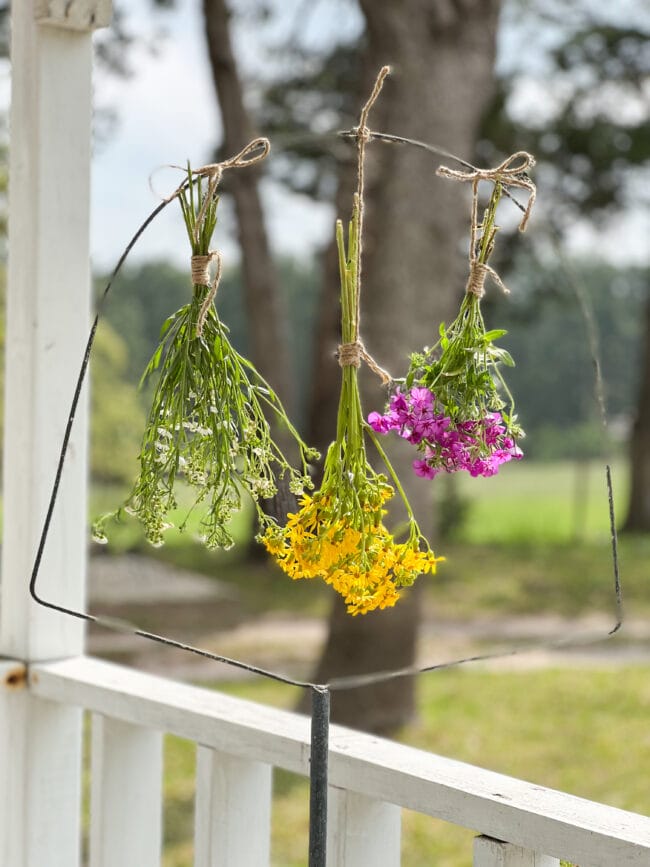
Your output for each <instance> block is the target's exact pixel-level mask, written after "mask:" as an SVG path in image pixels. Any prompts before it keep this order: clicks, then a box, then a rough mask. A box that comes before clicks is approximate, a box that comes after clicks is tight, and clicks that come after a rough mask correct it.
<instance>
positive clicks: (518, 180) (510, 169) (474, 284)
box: [436, 151, 537, 299]
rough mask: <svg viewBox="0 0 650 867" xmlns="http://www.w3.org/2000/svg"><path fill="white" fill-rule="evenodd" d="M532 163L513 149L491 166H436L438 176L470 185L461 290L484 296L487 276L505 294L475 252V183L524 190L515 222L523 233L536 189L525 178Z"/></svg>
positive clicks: (476, 229)
mask: <svg viewBox="0 0 650 867" xmlns="http://www.w3.org/2000/svg"><path fill="white" fill-rule="evenodd" d="M534 165H535V158H534V157H533V156H532V155H531V154H529V153H527V152H526V151H517V153H514V154H512V155H511V156H509V157H508V158H507V159H505V160H504V161H503V162H502V163H500V164H499V165H498V166H496V167H495V168H493V169H476V168H474V169H470V171H461V170H459V169H450V168H449V167H448V166H440V167H439V168H438V169H437V170H436V174H437V175H438V176H439V177H442V178H451V179H452V180H455V181H470V182H471V184H472V226H471V233H470V242H469V276H468V278H467V285H466V286H465V291H466V292H467V293H468V294H471V295H476V297H477V298H479V299H480V298H482V297H483V296H484V295H485V280H486V278H487V277H488V275H489V276H490V277H491V278H492V280H494V282H495V283H496V284H497V286H498V287H499V288H500V289H501V290H502V291H503V292H505V293H506V294H509V291H510V290H509V289H508V288H507V287H506V286H505V284H504V282H503V280H502V279H501V278H500V277H499V275H498V274H497V272H496V271H495V270H494V268H493V267H492V266H491V265H488V264H487V262H480V261H479V258H478V252H477V247H478V243H477V240H478V239H477V235H478V231H479V229H480V228H481V227H480V226H479V222H478V185H479V183H480V182H481V181H492V182H493V183H495V184H497V183H499V184H502V185H503V186H504V187H517V188H519V189H522V190H526V191H527V192H528V201H527V202H526V205H525V207H524V208H523V211H524V215H523V217H522V218H521V222H520V223H519V231H520V232H524V231H525V230H526V226H527V224H528V219H529V217H530V212H531V210H532V207H533V205H534V204H535V198H536V195H537V188H536V187H535V184H534V183H533V181H532V180H531V179H530V178H529V177H528V174H527V172H528V169H530V168H532V167H533V166H534Z"/></svg>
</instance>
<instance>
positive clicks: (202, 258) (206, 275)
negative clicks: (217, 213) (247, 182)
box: [163, 136, 271, 337]
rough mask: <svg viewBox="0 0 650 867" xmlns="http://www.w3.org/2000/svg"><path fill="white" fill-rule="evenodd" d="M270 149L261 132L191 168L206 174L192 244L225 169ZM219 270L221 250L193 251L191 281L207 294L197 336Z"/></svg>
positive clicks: (246, 165)
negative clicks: (223, 157)
mask: <svg viewBox="0 0 650 867" xmlns="http://www.w3.org/2000/svg"><path fill="white" fill-rule="evenodd" d="M270 150H271V143H270V141H269V140H268V139H267V138H265V137H264V136H259V137H258V138H254V139H253V140H252V141H250V142H248V144H247V145H245V146H244V147H243V148H242V149H241V150H240V151H239V153H236V154H235V155H234V156H232V157H229V158H228V159H227V160H222V161H220V162H218V163H207V164H206V165H204V166H200V168H198V169H194V170H193V171H192V174H193V175H194V177H199V178H207V181H208V189H207V192H206V194H205V196H204V197H203V202H202V203H201V207H200V208H199V212H198V214H197V215H196V221H195V223H194V233H193V234H194V243H195V244H197V245H198V243H199V239H200V237H201V232H202V230H203V224H204V222H205V217H206V214H207V210H208V207H209V205H210V202H212V201H213V200H214V198H215V196H216V194H217V188H218V186H219V184H220V182H221V178H222V177H223V173H224V171H225V170H226V169H243V168H249V167H250V166H254V165H256V164H257V163H260V162H261V161H262V160H264V159H266V157H267V156H268V155H269V153H270ZM170 168H174V169H180V170H181V171H186V169H184V168H182V167H181V166H175V165H171V166H170ZM187 184H188V181H183V183H182V184H180V185H179V186H178V187H176V189H175V190H174V192H173V193H171V195H169V196H167V197H166V198H165V199H163V202H164V204H165V205H166V204H169V202H172V201H173V200H174V199H176V198H178V196H179V195H180V194H181V193H182V192H183V190H185V189H186V188H187ZM212 262H216V263H217V266H216V269H215V275H214V277H213V278H212V282H211V281H210V265H211V263H212ZM221 270H222V259H221V254H220V253H219V252H218V251H217V250H210V251H208V253H207V254H205V255H194V256H192V258H191V273H192V285H193V286H207V287H209V291H208V294H207V295H206V296H205V299H204V301H203V304H202V305H201V309H200V311H199V315H198V318H197V321H196V336H197V337H200V336H201V334H202V333H203V326H204V325H205V320H206V318H207V316H208V311H209V310H210V305H211V304H212V302H213V301H214V299H215V297H216V294H217V289H218V288H219V281H220V280H221Z"/></svg>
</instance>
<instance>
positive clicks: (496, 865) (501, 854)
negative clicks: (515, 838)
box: [474, 837, 560, 867]
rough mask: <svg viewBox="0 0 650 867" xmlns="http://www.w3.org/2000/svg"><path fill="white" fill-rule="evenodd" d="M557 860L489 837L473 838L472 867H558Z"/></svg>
mask: <svg viewBox="0 0 650 867" xmlns="http://www.w3.org/2000/svg"><path fill="white" fill-rule="evenodd" d="M559 865H560V862H559V860H558V859H557V858H551V857H550V856H549V855H541V854H540V853H538V852H532V851H531V850H530V849H522V848H521V846H514V845H513V844H512V843H503V842H502V841H501V840H492V839H491V838H490V837H475V838H474V867H559Z"/></svg>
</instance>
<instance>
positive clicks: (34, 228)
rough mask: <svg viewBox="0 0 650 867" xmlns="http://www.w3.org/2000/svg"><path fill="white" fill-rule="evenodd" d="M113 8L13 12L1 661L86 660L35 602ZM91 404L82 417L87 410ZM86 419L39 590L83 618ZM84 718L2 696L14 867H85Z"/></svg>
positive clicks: (7, 855)
mask: <svg viewBox="0 0 650 867" xmlns="http://www.w3.org/2000/svg"><path fill="white" fill-rule="evenodd" d="M109 12H110V2H107V0H70V2H64V0H20V2H17V3H13V4H12V12H11V23H12V49H11V52H12V54H11V56H12V105H11V118H10V134H11V139H10V180H9V266H8V290H7V335H6V368H5V369H6V374H5V376H6V397H5V446H4V448H5V451H4V469H3V474H4V475H3V478H4V532H3V550H2V579H1V584H0V655H2V656H4V657H7V658H10V659H14V660H20V661H24V662H27V663H29V662H30V661H34V660H47V659H53V658H57V657H63V656H69V655H73V654H77V653H80V652H81V651H82V650H83V635H84V633H83V624H82V623H81V622H79V621H76V620H73V619H72V618H69V617H65V616H63V615H59V614H55V613H52V612H48V611H46V610H44V609H42V608H40V607H38V606H37V605H35V604H34V603H33V602H32V601H31V599H30V597H29V593H28V583H29V576H30V571H31V566H32V561H33V559H34V554H35V551H36V545H37V540H38V537H39V534H40V531H41V526H42V523H43V519H44V516H45V511H46V506H47V500H48V497H49V492H50V488H51V486H52V481H53V478H54V473H55V469H56V463H57V455H58V451H59V447H60V444H61V439H62V437H63V431H64V427H65V418H66V415H67V411H68V407H69V404H70V400H71V397H72V391H73V386H74V383H73V379H74V377H75V376H76V373H77V371H78V369H79V364H80V361H81V358H82V354H83V346H84V343H85V340H86V335H87V331H88V326H89V298H90V291H89V290H90V268H89V233H88V219H89V190H90V135H91V129H90V122H91V65H92V53H91V30H92V29H93V28H94V27H98V26H103V25H104V24H106V23H107V17H108V13H109ZM82 403H84V402H83V401H82ZM85 416H86V407H85V404H84V405H82V406H80V408H79V413H78V419H77V422H76V430H75V433H74V436H73V439H72V441H71V443H70V449H69V453H68V459H67V461H66V468H65V473H64V479H63V483H62V487H61V492H60V501H59V504H58V506H57V510H56V514H55V518H54V521H53V523H52V528H51V533H50V538H49V540H48V543H47V547H46V551H45V556H44V558H43V564H42V569H41V575H40V578H39V590H40V592H41V593H42V595H43V596H44V597H45V598H47V599H51V600H53V601H58V602H61V603H63V604H66V605H70V606H77V607H82V606H83V604H84V585H85V547H86V543H85V529H84V528H85V521H86V445H85V441H86V423H85ZM80 746H81V714H80V712H79V711H78V710H77V709H75V708H71V707H65V706H64V705H58V704H52V703H50V702H47V701H44V700H42V699H36V698H34V697H32V696H30V694H29V693H28V691H27V690H26V689H24V688H21V683H16V679H15V678H14V679H13V680H11V681H10V683H9V684H7V683H5V682H4V681H3V682H2V683H1V684H0V863H2V864H6V865H12V867H36V865H39V867H41V865H44V864H47V865H48V867H74V865H76V864H78V862H79V854H78V853H79V789H80Z"/></svg>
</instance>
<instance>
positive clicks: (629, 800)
mask: <svg viewBox="0 0 650 867" xmlns="http://www.w3.org/2000/svg"><path fill="white" fill-rule="evenodd" d="M228 691H229V692H232V693H236V694H239V695H242V696H246V697H248V698H253V699H255V700H258V701H261V702H263V703H265V704H276V705H281V706H286V707H290V706H291V705H292V704H293V702H294V701H295V698H296V693H295V692H294V691H293V690H292V689H291V688H288V687H283V686H279V685H276V684H271V683H267V682H263V683H251V682H247V683H246V684H239V685H237V686H232V687H229V688H228ZM419 691H420V718H419V720H418V721H417V722H416V723H414V724H413V725H410V726H409V727H408V728H406V729H405V730H404V731H403V732H402V733H401V735H400V738H399V739H400V740H401V741H402V742H404V743H407V744H410V745H412V746H416V747H419V748H421V749H425V750H429V751H432V752H436V753H439V754H441V755H444V756H448V757H451V758H456V759H460V760H462V761H466V762H469V763H471V764H476V765H479V766H481V767H485V768H489V769H490V770H495V771H499V772H501V773H505V774H508V775H511V776H515V777H518V778H521V779H525V780H529V781H531V782H533V783H536V784H539V785H544V786H550V787H551V788H556V789H561V790H563V791H567V792H571V793H573V794H576V795H579V796H581V797H585V798H589V799H592V800H596V801H599V802H603V803H606V804H611V805H612V806H616V807H620V808H623V809H627V810H632V811H635V812H640V813H644V814H649V813H650V790H649V789H648V786H647V779H646V776H647V775H646V774H645V773H644V772H643V771H642V769H644V768H647V767H648V765H649V764H650V728H649V727H648V718H649V715H650V668H648V667H627V668H622V669H619V670H613V669H612V670H592V669H585V670H579V669H576V670H565V669H558V670H544V671H517V672H512V671H504V672H495V671H488V670H484V669H478V668H473V669H463V670H460V669H457V670H452V671H445V672H438V673H435V674H431V675H427V676H422V677H421V678H420V680H419ZM166 763H167V764H166V768H167V773H166V783H165V793H166V797H167V806H166V814H165V818H166V824H165V828H166V831H165V833H166V850H165V852H166V854H165V862H164V863H165V867H189V865H190V864H191V852H192V841H191V834H192V831H191V828H192V802H193V790H194V783H193V769H194V748H193V746H192V745H191V744H189V743H187V742H184V741H179V740H178V739H174V738H169V739H168V740H167V748H166ZM307 808H308V789H307V782H306V781H305V780H304V779H302V778H298V777H295V776H293V775H291V774H287V773H283V772H276V775H275V797H274V808H273V824H274V828H273V842H272V847H273V864H274V865H277V867H304V864H305V863H306V853H307V835H308V811H307ZM472 836H473V833H472V831H469V830H465V829H461V828H456V827H454V826H451V825H448V824H445V823H442V822H438V821H434V820H431V819H429V818H427V817H425V816H421V815H418V814H415V813H411V812H406V811H405V812H404V816H403V844H402V848H403V863H404V864H405V865H408V867H425V865H427V867H428V865H431V864H435V865H436V867H470V865H471V863H472V855H471V851H472V849H471V846H472Z"/></svg>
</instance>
